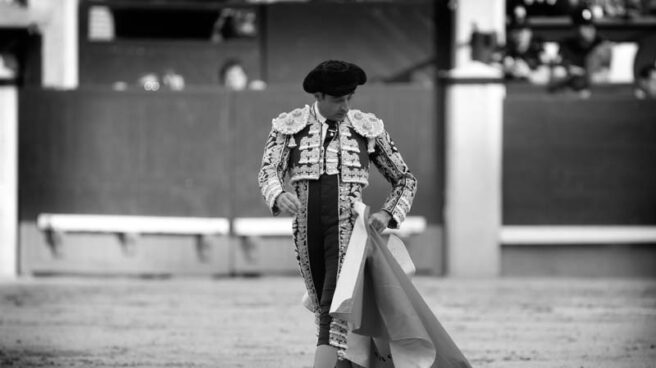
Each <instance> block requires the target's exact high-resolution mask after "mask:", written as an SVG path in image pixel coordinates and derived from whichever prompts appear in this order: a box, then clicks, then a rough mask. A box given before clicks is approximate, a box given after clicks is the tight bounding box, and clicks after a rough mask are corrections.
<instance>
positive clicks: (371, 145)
mask: <svg viewBox="0 0 656 368" xmlns="http://www.w3.org/2000/svg"><path fill="white" fill-rule="evenodd" d="M375 146H376V139H375V138H369V144H368V145H367V151H369V153H374V151H376V149H375V148H374V147H375Z"/></svg>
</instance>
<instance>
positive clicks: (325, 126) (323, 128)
mask: <svg viewBox="0 0 656 368" xmlns="http://www.w3.org/2000/svg"><path fill="white" fill-rule="evenodd" d="M312 108H314V113H315V115H316V116H317V120H319V122H321V143H323V142H324V141H325V140H326V135H327V134H326V132H327V131H328V124H326V120H328V119H326V118H325V117H324V116H323V115H321V113H320V112H319V104H318V103H317V102H316V101H315V103H314V105H313V106H312Z"/></svg>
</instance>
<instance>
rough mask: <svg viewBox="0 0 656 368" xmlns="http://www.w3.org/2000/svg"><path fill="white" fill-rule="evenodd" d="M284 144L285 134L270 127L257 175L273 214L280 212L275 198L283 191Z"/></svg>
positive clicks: (285, 140)
mask: <svg viewBox="0 0 656 368" xmlns="http://www.w3.org/2000/svg"><path fill="white" fill-rule="evenodd" d="M286 144H287V136H286V135H284V134H282V133H279V132H277V131H276V130H273V129H272V130H271V132H270V133H269V137H268V138H267V141H266V144H265V145H264V154H263V155H262V166H261V167H260V172H259V174H258V176H257V179H258V183H259V185H260V191H261V192H262V196H263V197H264V200H265V201H266V204H267V205H268V206H269V210H270V211H271V213H272V214H273V215H274V216H277V215H278V214H280V209H279V208H278V206H277V204H276V200H277V199H278V196H280V194H282V193H283V191H284V190H283V178H284V177H285V172H286V170H287V165H286V164H285V161H286V160H287V156H288V150H286V149H285V147H286Z"/></svg>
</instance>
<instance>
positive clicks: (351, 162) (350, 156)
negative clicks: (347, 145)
mask: <svg viewBox="0 0 656 368" xmlns="http://www.w3.org/2000/svg"><path fill="white" fill-rule="evenodd" d="M342 162H343V163H344V166H352V167H361V165H360V156H358V154H357V153H349V152H347V151H344V153H342Z"/></svg>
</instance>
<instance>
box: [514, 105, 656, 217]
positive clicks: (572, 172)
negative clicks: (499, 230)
mask: <svg viewBox="0 0 656 368" xmlns="http://www.w3.org/2000/svg"><path fill="white" fill-rule="evenodd" d="M655 122H656V105H655V104H654V103H653V102H652V101H641V100H636V99H635V98H633V97H631V96H629V97H618V96H616V95H613V94H610V95H606V96H604V95H596V96H593V98H591V99H586V100H582V99H572V98H568V97H566V96H560V97H559V96H553V95H542V96H540V95H524V96H518V95H515V96H508V98H506V100H505V102H504V130H503V137H504V138H503V139H504V147H503V223H504V224H505V225H591V224H594V225H654V224H656V170H655V168H656V124H654V123H655Z"/></svg>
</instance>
